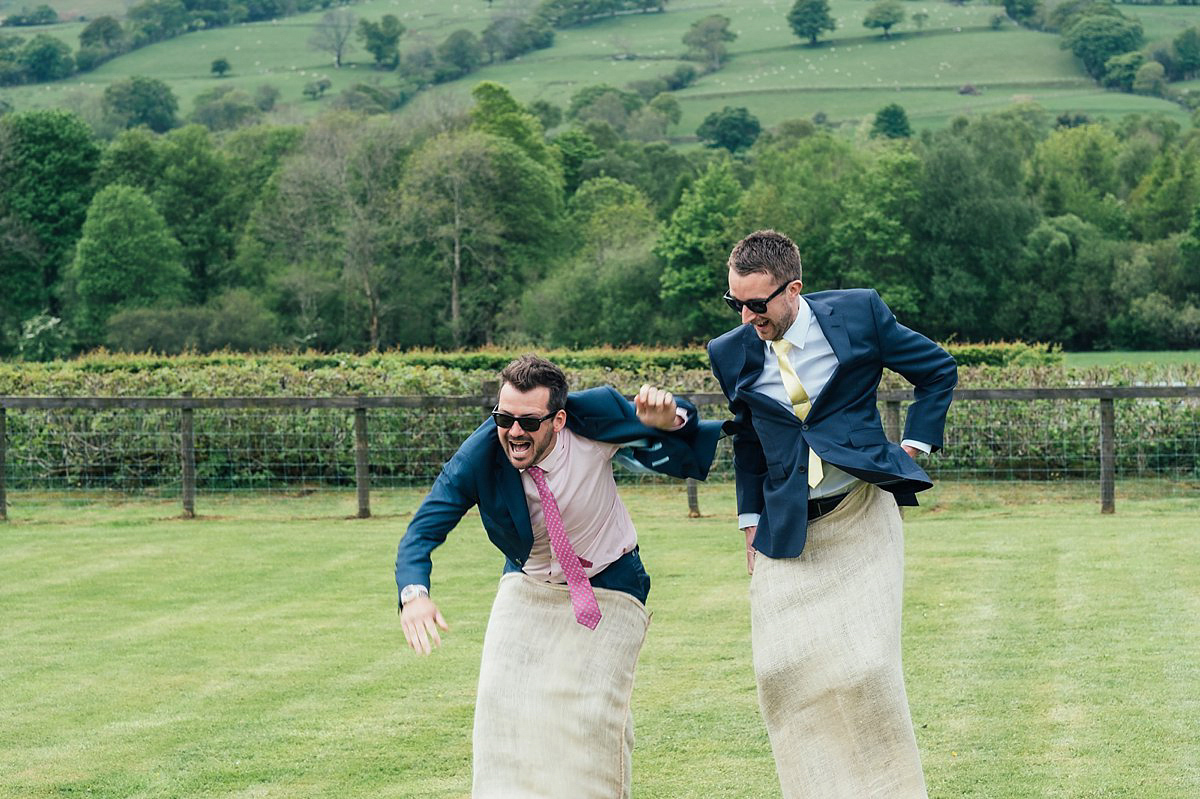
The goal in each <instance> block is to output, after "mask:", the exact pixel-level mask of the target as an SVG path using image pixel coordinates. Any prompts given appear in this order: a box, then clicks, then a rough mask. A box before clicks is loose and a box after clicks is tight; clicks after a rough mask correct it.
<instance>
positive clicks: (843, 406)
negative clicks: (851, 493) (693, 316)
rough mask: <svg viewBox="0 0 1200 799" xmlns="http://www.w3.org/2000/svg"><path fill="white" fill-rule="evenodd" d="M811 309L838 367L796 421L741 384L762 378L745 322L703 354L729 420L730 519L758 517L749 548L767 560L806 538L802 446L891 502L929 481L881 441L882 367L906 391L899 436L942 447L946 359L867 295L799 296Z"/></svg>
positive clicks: (949, 384) (949, 361)
mask: <svg viewBox="0 0 1200 799" xmlns="http://www.w3.org/2000/svg"><path fill="white" fill-rule="evenodd" d="M801 296H802V299H804V300H805V301H806V302H808V304H809V307H810V308H812V311H813V315H814V317H815V318H816V320H817V322H818V323H819V324H820V325H821V330H822V331H823V332H824V333H825V338H826V339H828V341H829V344H830V345H831V346H832V347H833V352H834V354H835V355H836V356H837V360H838V366H837V369H836V370H835V371H834V373H833V376H832V377H831V378H830V379H829V382H828V383H827V384H826V385H825V387H824V388H823V389H822V390H821V393H820V394H818V395H817V397H816V399H815V400H814V401H813V404H812V408H811V409H810V410H809V413H808V417H807V418H806V419H805V420H804V421H803V422H802V421H800V419H798V418H797V417H796V416H795V414H793V413H792V412H791V411H790V410H789V409H788V408H785V407H784V406H783V405H782V403H780V402H778V401H777V400H774V399H772V398H771V397H769V396H767V395H766V394H763V393H761V392H758V391H754V390H753V389H752V388H751V386H753V385H754V382H755V380H757V379H758V376H759V375H760V374H761V373H762V369H763V361H764V344H763V341H762V340H761V339H760V338H759V337H758V334H757V333H755V331H754V327H753V326H752V325H742V326H740V327H738V328H736V329H734V330H731V331H729V332H728V333H725V334H724V335H722V336H721V337H719V338H716V339H713V340H712V341H710V342H709V344H708V357H709V360H710V362H711V363H712V369H713V374H715V375H716V377H717V380H718V382H720V384H721V390H722V391H723V392H724V393H725V396H726V397H727V398H728V399H729V408H730V410H732V411H733V414H734V419H733V422H732V423H730V424H729V427H730V429H731V430H732V432H733V451H734V474H735V476H736V478H737V504H738V512H739V513H758V514H761V516H760V518H759V522H758V530H757V532H756V534H755V537H754V548H755V549H757V550H758V551H760V552H762V553H763V554H764V555H766V556H768V557H772V558H794V557H798V556H799V555H800V553H801V552H802V551H803V550H804V543H805V540H806V539H807V534H808V475H807V474H806V471H807V468H808V450H809V447H811V448H812V449H813V450H814V451H815V452H816V453H817V455H819V456H820V457H821V460H823V461H825V462H826V463H832V464H833V465H835V466H837V467H838V468H839V469H842V470H843V471H845V472H847V473H849V474H851V475H853V476H854V477H857V478H859V479H861V480H865V481H867V482H869V483H874V484H876V485H878V486H879V487H880V488H883V489H886V490H887V491H890V492H892V493H893V494H895V495H896V501H897V502H898V503H900V504H901V505H915V504H917V500H916V497H915V496H914V495H915V493H916V492H918V491H924V490H925V489H926V488H929V487H930V486H932V485H933V483H932V482H931V481H930V479H929V476H928V475H927V474H925V472H924V470H923V469H921V467H920V466H918V465H917V463H916V461H914V460H913V459H912V458H911V457H909V456H908V454H907V453H906V452H905V451H904V450H903V449H901V448H900V446H899V445H898V444H894V443H891V442H889V441H888V440H887V436H886V435H884V432H883V425H882V423H881V420H880V418H879V410H878V408H877V407H876V400H875V394H876V390H877V389H878V387H879V380H880V378H881V377H882V375H883V367H885V366H886V367H887V368H889V369H891V370H893V371H895V372H899V373H900V374H901V375H903V376H904V377H905V378H906V379H907V380H908V381H909V382H910V383H912V384H913V386H914V387H915V401H914V402H913V403H912V404H911V405H910V406H909V409H908V419H907V422H906V424H905V428H904V438H906V439H913V440H916V441H921V442H924V443H927V444H930V445H931V446H932V447H933V450H934V451H935V452H936V451H937V450H938V449H940V448H941V446H942V432H943V429H944V428H945V424H946V411H947V410H948V409H949V407H950V400H951V398H952V396H953V392H954V386H955V384H956V383H957V382H958V368H957V366H956V364H955V362H954V358H952V357H951V356H950V354H949V353H947V352H946V351H945V350H943V349H942V348H941V347H939V346H938V345H937V344H935V343H933V342H932V341H930V340H929V339H928V338H926V337H925V336H922V335H921V334H920V333H917V332H914V331H912V330H910V329H908V328H907V327H904V326H903V325H901V324H900V323H899V322H897V321H896V317H895V316H894V315H893V314H892V312H891V310H890V309H889V308H888V307H887V305H885V304H884V302H883V300H882V299H880V297H879V294H877V293H876V292H875V291H874V290H871V289H850V290H844V291H823V292H818V293H815V294H807V295H801Z"/></svg>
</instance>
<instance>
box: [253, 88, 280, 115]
mask: <svg viewBox="0 0 1200 799" xmlns="http://www.w3.org/2000/svg"><path fill="white" fill-rule="evenodd" d="M279 94H280V92H279V87H278V86H273V85H272V84H270V83H263V84H261V85H260V86H259V87H258V88H257V89H255V90H254V104H255V105H256V106H258V110H259V111H262V112H264V113H266V112H268V111H274V110H275V104H276V103H277V102H279Z"/></svg>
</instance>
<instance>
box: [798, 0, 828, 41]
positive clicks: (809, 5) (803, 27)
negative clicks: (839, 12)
mask: <svg viewBox="0 0 1200 799" xmlns="http://www.w3.org/2000/svg"><path fill="white" fill-rule="evenodd" d="M787 20H788V24H789V25H791V26H792V32H793V33H795V34H796V35H797V36H799V37H800V38H801V39H808V43H809V44H810V45H812V46H813V47H816V46H817V39H818V38H819V37H820V36H821V33H822V32H823V31H835V30H837V22H836V21H835V20H834V18H833V16H832V15H831V14H830V13H829V0H796V3H795V5H793V6H792V10H791V11H789V12H788V16H787Z"/></svg>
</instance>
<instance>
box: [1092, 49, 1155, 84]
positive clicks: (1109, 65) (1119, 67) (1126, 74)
mask: <svg viewBox="0 0 1200 799" xmlns="http://www.w3.org/2000/svg"><path fill="white" fill-rule="evenodd" d="M1144 63H1146V56H1144V55H1142V54H1141V53H1139V52H1137V51H1134V52H1132V53H1121V54H1120V55H1115V56H1113V57H1112V58H1110V59H1108V61H1106V62H1104V77H1103V79H1102V80H1101V82H1102V83H1103V84H1104V85H1105V86H1106V87H1107V88H1109V89H1120V90H1121V91H1125V92H1131V91H1133V82H1134V81H1135V80H1136V79H1137V72H1138V70H1139V69H1140V68H1141V66H1142V64H1144Z"/></svg>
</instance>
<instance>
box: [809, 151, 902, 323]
mask: <svg viewBox="0 0 1200 799" xmlns="http://www.w3.org/2000/svg"><path fill="white" fill-rule="evenodd" d="M871 152H872V154H873V159H872V161H871V162H870V163H869V164H868V165H867V166H866V168H865V171H864V172H863V173H862V175H861V176H855V179H854V180H852V181H846V184H847V185H846V197H845V199H844V200H843V201H842V212H841V213H840V214H839V215H838V216H837V218H836V219H835V221H834V222H833V226H832V229H831V230H830V231H829V239H830V254H829V256H828V257H829V260H828V262H827V263H826V264H823V265H822V267H821V269H822V273H824V272H825V270H826V269H828V270H829V274H828V275H825V274H822V277H821V280H822V283H823V284H825V285H830V284H832V285H838V286H871V287H872V288H874V289H876V290H877V291H878V292H879V293H880V295H881V296H882V297H883V299H884V301H885V302H886V303H887V304H888V307H889V308H891V309H892V311H893V312H894V313H895V314H896V316H897V317H899V318H900V320H901V321H913V320H915V319H918V318H919V314H920V312H921V310H922V308H923V305H924V301H925V297H924V295H923V294H922V292H921V287H920V283H919V281H918V279H917V276H916V271H917V266H916V253H915V251H914V245H913V238H912V234H911V232H910V230H909V229H910V227H911V224H912V219H913V216H914V215H915V213H916V210H917V203H918V202H919V201H920V186H919V180H920V175H921V161H920V159H919V158H918V157H917V156H916V155H915V154H914V153H913V152H912V151H911V149H909V148H908V147H900V146H896V147H883V148H874V149H872V151H871ZM826 281H828V282H826Z"/></svg>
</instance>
